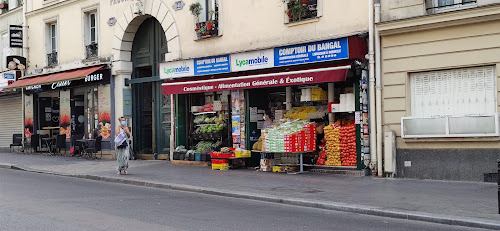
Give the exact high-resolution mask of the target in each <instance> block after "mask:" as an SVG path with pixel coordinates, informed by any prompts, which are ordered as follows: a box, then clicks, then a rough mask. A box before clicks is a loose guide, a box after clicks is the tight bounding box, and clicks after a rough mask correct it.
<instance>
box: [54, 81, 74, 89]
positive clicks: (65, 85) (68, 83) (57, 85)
mask: <svg viewBox="0 0 500 231" xmlns="http://www.w3.org/2000/svg"><path fill="white" fill-rule="evenodd" d="M70 85H71V81H69V80H66V81H60V82H57V83H52V85H51V87H50V88H52V90H55V89H56V88H58V87H68V86H70Z"/></svg>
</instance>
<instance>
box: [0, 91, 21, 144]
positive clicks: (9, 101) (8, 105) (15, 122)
mask: <svg viewBox="0 0 500 231" xmlns="http://www.w3.org/2000/svg"><path fill="white" fill-rule="evenodd" d="M22 106H23V103H22V98H21V95H16V96H0V129H1V130H0V148H3V147H9V145H10V144H11V143H12V135H13V134H21V133H22V132H23V114H22V113H23V112H22Z"/></svg>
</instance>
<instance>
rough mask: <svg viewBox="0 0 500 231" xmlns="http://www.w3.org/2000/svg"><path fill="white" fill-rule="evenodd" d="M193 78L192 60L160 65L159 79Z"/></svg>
mask: <svg viewBox="0 0 500 231" xmlns="http://www.w3.org/2000/svg"><path fill="white" fill-rule="evenodd" d="M188 76H194V64H193V60H183V61H176V62H168V63H160V78H161V79H174V78H179V77H188Z"/></svg>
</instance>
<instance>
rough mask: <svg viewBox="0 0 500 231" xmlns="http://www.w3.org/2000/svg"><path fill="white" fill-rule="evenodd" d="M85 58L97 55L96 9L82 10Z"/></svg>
mask: <svg viewBox="0 0 500 231" xmlns="http://www.w3.org/2000/svg"><path fill="white" fill-rule="evenodd" d="M84 21H85V27H84V28H85V29H84V34H85V58H87V59H89V58H95V57H97V56H98V41H97V40H98V25H99V23H98V16H97V10H96V9H93V10H92V11H88V12H84Z"/></svg>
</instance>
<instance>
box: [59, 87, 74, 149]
mask: <svg viewBox="0 0 500 231" xmlns="http://www.w3.org/2000/svg"><path fill="white" fill-rule="evenodd" d="M59 100H60V102H59V113H60V115H59V126H61V127H60V128H59V134H60V135H66V139H67V140H69V139H70V138H71V126H70V125H71V119H70V118H71V91H69V90H66V91H60V92H59Z"/></svg>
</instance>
